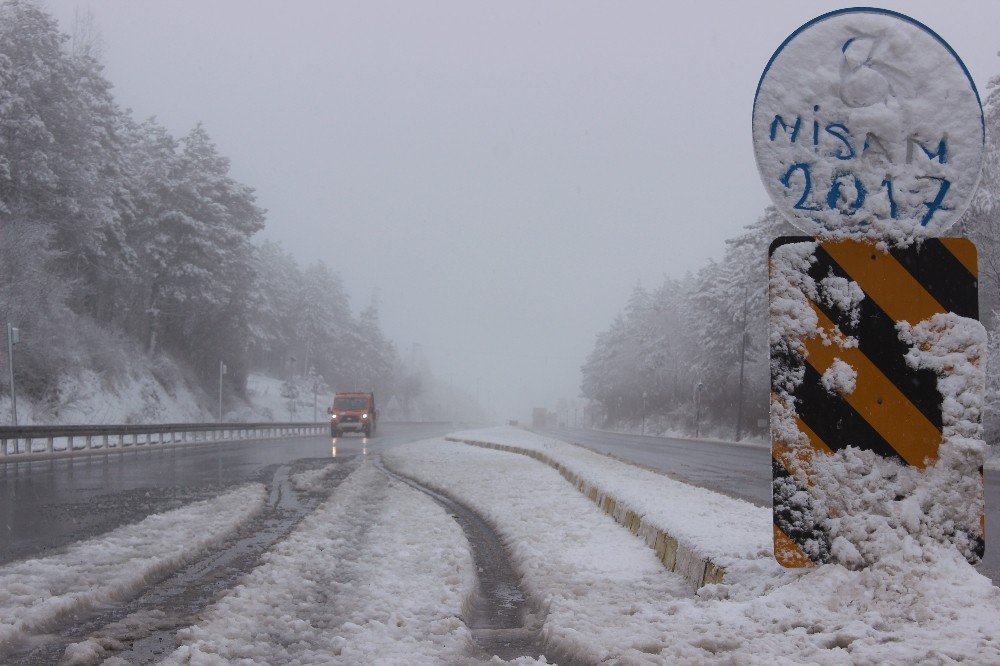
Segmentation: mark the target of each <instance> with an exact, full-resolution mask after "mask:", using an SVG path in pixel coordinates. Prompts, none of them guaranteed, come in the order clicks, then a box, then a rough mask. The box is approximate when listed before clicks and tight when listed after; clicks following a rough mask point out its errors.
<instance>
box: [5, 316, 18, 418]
mask: <svg viewBox="0 0 1000 666" xmlns="http://www.w3.org/2000/svg"><path fill="white" fill-rule="evenodd" d="M20 341H21V331H20V330H19V329H17V328H16V327H15V326H11V323H10V322H7V365H8V367H9V368H10V421H11V425H17V393H16V391H15V390H14V345H16V344H17V343H18V342H20Z"/></svg>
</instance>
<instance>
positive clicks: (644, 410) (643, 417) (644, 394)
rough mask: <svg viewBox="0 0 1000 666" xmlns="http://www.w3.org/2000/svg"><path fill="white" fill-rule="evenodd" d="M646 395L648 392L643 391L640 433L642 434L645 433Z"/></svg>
mask: <svg viewBox="0 0 1000 666" xmlns="http://www.w3.org/2000/svg"><path fill="white" fill-rule="evenodd" d="M647 395H648V394H647V393H646V392H645V391H643V392H642V434H643V435H645V434H646V396H647Z"/></svg>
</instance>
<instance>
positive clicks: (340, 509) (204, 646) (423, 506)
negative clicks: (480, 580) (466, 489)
mask: <svg viewBox="0 0 1000 666" xmlns="http://www.w3.org/2000/svg"><path fill="white" fill-rule="evenodd" d="M474 586H475V574H474V570H473V563H472V556H471V555H470V553H469V550H468V544H467V543H466V541H465V538H464V536H463V534H462V531H461V529H460V528H459V527H458V525H457V524H456V523H455V522H454V521H453V520H452V519H451V517H450V516H448V514H447V513H446V512H445V511H444V510H443V509H441V508H440V507H439V506H438V505H437V504H435V503H434V502H433V500H431V499H430V498H428V497H426V496H425V495H423V494H422V493H420V492H418V491H415V490H413V489H411V488H410V487H408V486H406V485H404V484H401V483H398V482H396V481H390V480H389V479H388V478H387V477H386V476H385V475H384V474H382V473H381V472H378V471H376V470H375V469H374V468H372V467H371V466H370V465H367V464H366V465H365V466H364V467H362V468H361V469H359V470H358V471H356V472H354V473H352V474H351V476H349V477H348V478H347V479H346V480H345V481H344V482H342V483H341V484H340V485H339V486H338V487H337V489H336V490H335V491H334V493H333V494H332V495H331V496H330V498H329V499H328V500H326V501H325V502H324V503H323V504H321V505H320V507H319V508H318V509H317V510H316V511H315V512H314V513H312V514H310V515H309V516H308V517H306V518H305V519H304V520H303V521H302V523H301V524H300V525H299V526H298V527H297V528H296V529H295V531H294V532H292V534H291V535H289V537H288V538H287V539H286V540H285V541H283V542H281V543H280V544H279V545H278V546H277V547H276V548H275V549H274V550H273V551H271V552H269V553H268V554H267V555H265V556H264V563H263V564H262V565H261V566H259V567H257V568H256V569H255V570H254V571H253V572H252V573H251V574H250V575H249V576H248V577H247V578H246V579H245V580H244V582H243V584H242V585H240V586H239V587H237V588H236V589H235V590H234V591H233V592H232V593H231V594H229V595H228V596H227V597H225V598H224V599H222V600H221V601H219V602H218V603H216V604H215V605H214V606H212V607H211V608H209V610H208V611H206V613H205V615H204V620H203V621H202V622H201V623H199V624H198V625H196V626H193V627H190V628H188V629H185V630H183V631H181V632H180V633H179V634H178V638H179V639H180V640H181V642H182V645H181V647H179V648H178V649H177V650H176V651H175V652H174V653H173V654H172V655H171V656H170V657H169V658H168V659H167V660H166V661H165V662H164V663H167V664H187V663H191V664H205V663H222V662H223V661H237V662H239V663H246V664H250V663H253V664H287V663H299V664H301V663H316V664H362V663H378V664H414V663H462V662H463V661H464V659H463V655H465V654H466V652H467V650H468V647H469V643H468V641H469V636H470V634H469V630H468V629H467V628H466V627H465V625H464V624H463V623H462V620H461V619H460V614H461V611H462V605H463V603H464V602H465V600H466V598H467V597H468V596H469V594H470V593H471V592H472V590H473V588H474Z"/></svg>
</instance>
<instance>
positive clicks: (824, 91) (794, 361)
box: [753, 8, 986, 567]
mask: <svg viewBox="0 0 1000 666" xmlns="http://www.w3.org/2000/svg"><path fill="white" fill-rule="evenodd" d="M753 138H754V148H755V153H756V157H757V165H758V169H759V171H760V175H761V178H762V180H763V182H764V186H765V188H766V189H767V191H768V193H769V195H770V196H771V198H772V200H773V201H774V203H775V205H776V206H777V208H778V209H779V210H780V211H781V212H782V213H783V214H784V215H785V216H786V217H787V218H788V219H789V221H790V222H792V224H795V225H796V226H798V227H799V228H800V229H802V230H803V231H806V232H807V233H809V234H812V236H810V237H793V238H780V239H778V240H777V241H775V242H774V243H773V244H772V246H771V254H770V264H769V266H770V277H769V308H770V311H769V321H770V348H771V415H770V419H771V441H772V459H773V460H772V463H773V464H772V470H773V502H774V504H773V506H774V512H773V514H774V552H775V557H776V558H777V559H778V561H779V562H780V563H781V564H783V565H785V566H796V567H799V566H808V565H810V564H817V563H825V562H838V563H841V564H844V565H846V566H865V565H868V564H872V563H873V562H875V561H876V560H878V559H881V558H882V557H884V556H887V555H891V554H894V553H895V554H898V553H903V554H904V555H905V556H912V557H916V556H919V555H920V553H921V552H922V551H921V549H922V548H924V547H933V545H934V544H941V543H951V544H954V545H955V546H956V547H957V548H958V549H959V550H960V551H961V552H962V553H963V554H964V555H965V557H966V558H967V559H969V560H970V561H977V560H978V559H979V558H980V557H981V556H982V554H983V550H984V540H983V524H984V521H983V482H982V463H983V460H984V456H985V448H986V445H985V443H984V442H983V440H982V425H981V416H982V414H981V413H982V409H983V396H984V393H985V380H984V369H983V364H984V357H985V349H986V332H985V329H984V328H983V327H982V325H981V324H980V323H979V321H978V282H977V265H976V250H975V247H974V246H973V245H972V243H970V242H969V241H967V240H964V239H957V238H939V236H940V234H941V232H942V231H943V230H944V229H946V228H947V227H948V226H950V225H951V224H953V223H954V222H955V221H957V220H958V218H959V217H960V216H961V214H962V213H963V211H964V210H965V208H966V207H967V206H968V205H969V202H970V201H971V199H972V196H973V194H974V193H975V190H976V187H977V186H978V182H979V176H980V171H981V168H982V161H983V153H984V151H983V145H984V141H983V139H984V126H983V115H982V107H981V105H980V102H979V95H978V92H977V91H976V89H975V85H974V84H973V82H972V79H971V77H970V76H969V73H968V71H967V70H966V68H965V66H964V65H963V64H962V62H961V60H960V59H959V58H958V56H957V54H956V53H955V52H954V51H953V50H952V49H951V47H949V46H948V44H946V43H945V42H944V40H942V39H941V38H940V37H939V36H938V35H936V34H935V33H934V32H933V31H931V30H930V29H929V28H927V27H926V26H924V25H922V24H920V23H918V22H917V21H914V20H913V19H911V18H909V17H906V16H903V15H901V14H897V13H895V12H890V11H886V10H880V9H870V8H858V9H846V10H840V11H835V12H831V13H829V14H825V15H823V16H820V17H818V18H816V19H814V20H812V21H810V22H809V23H807V24H805V25H804V26H802V27H801V28H799V29H798V30H796V31H795V32H794V33H793V34H792V35H791V36H790V37H789V38H788V39H786V40H785V42H784V43H783V44H782V45H781V46H780V47H779V48H778V50H777V51H776V52H775V53H774V55H773V56H772V58H771V60H770V62H769V63H768V64H767V67H766V68H765V70H764V73H763V75H762V76H761V79H760V83H759V85H758V89H757V94H756V97H755V100H754V113H753Z"/></svg>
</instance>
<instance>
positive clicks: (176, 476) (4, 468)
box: [0, 424, 453, 564]
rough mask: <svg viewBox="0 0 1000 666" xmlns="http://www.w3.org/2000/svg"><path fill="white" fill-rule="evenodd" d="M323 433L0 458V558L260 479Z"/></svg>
mask: <svg viewBox="0 0 1000 666" xmlns="http://www.w3.org/2000/svg"><path fill="white" fill-rule="evenodd" d="M451 429H453V428H452V427H451V426H450V425H443V424H436V425H393V424H383V425H381V426H380V427H379V431H378V433H377V435H376V436H375V437H373V438H371V439H368V440H365V439H364V438H362V437H360V436H345V437H340V438H338V439H337V440H336V455H337V457H344V456H353V455H357V454H359V453H361V452H362V450H363V449H364V448H367V450H368V452H377V451H379V450H384V449H386V448H391V447H394V446H398V445H400V444H404V443H407V442H411V441H415V440H419V439H425V438H429V437H435V436H439V435H443V434H445V433H447V432H448V431H450V430H451ZM332 445H333V441H331V439H330V438H329V437H322V436H320V437H302V438H295V439H287V440H267V441H246V442H219V443H214V444H205V445H203V446H202V445H199V446H189V447H184V448H177V449H156V448H152V449H149V450H145V449H139V450H127V451H123V452H111V453H109V454H108V455H106V456H85V457H79V458H69V459H60V460H46V461H36V462H30V463H29V462H23V463H3V464H0V564H2V563H5V562H9V561H11V560H15V559H21V558H25V557H39V556H44V555H46V554H47V553H48V552H49V551H51V550H52V549H55V548H59V547H61V546H64V545H66V544H69V543H72V542H74V541H77V540H79V539H84V538H88V537H91V536H94V535H96V534H101V533H103V532H106V531H108V530H110V529H114V528H115V527H118V526H120V525H122V524H125V523H131V522H135V521H138V520H141V519H142V518H144V517H146V516H147V515H149V514H152V513H157V512H160V511H165V510H168V509H171V508H175V507H177V506H181V505H182V504H186V503H187V502H190V501H194V500H198V499H203V498H205V497H211V496H214V495H217V494H219V493H220V492H222V491H223V490H224V489H225V488H226V487H228V486H232V485H235V484H240V483H246V482H250V481H261V482H264V483H266V482H268V481H269V480H270V475H271V473H273V470H274V469H275V468H276V466H278V465H281V464H286V463H289V462H291V461H293V460H298V459H303V458H330V457H331V456H332V455H333V446H332Z"/></svg>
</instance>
